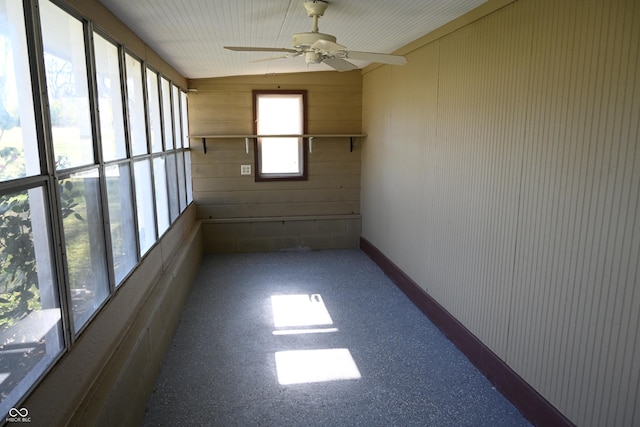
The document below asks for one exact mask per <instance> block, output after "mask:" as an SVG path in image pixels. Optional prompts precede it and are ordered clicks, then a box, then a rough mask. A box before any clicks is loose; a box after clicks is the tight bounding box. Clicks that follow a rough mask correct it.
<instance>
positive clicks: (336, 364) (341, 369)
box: [275, 348, 361, 385]
mask: <svg viewBox="0 0 640 427" xmlns="http://www.w3.org/2000/svg"><path fill="white" fill-rule="evenodd" d="M275 359H276V370H277V373H278V382H279V383H280V384H282V385H290V384H305V383H317V382H325V381H339V380H355V379H359V378H360V377H361V375H360V371H359V370H358V366H357V365H356V362H355V361H354V360H353V357H352V356H351V352H350V351H349V350H348V349H346V348H330V349H319V350H291V351H278V352H276V354H275Z"/></svg>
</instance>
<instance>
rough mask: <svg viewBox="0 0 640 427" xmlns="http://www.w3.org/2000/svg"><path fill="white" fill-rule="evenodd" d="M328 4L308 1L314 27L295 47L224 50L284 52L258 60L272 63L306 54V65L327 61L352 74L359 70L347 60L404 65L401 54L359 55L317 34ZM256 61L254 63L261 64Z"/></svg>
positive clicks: (299, 37) (296, 38)
mask: <svg viewBox="0 0 640 427" xmlns="http://www.w3.org/2000/svg"><path fill="white" fill-rule="evenodd" d="M327 6H329V2H328V1H326V0H306V1H305V2H304V7H305V9H307V15H309V17H311V18H312V19H313V28H312V30H311V32H308V33H298V34H294V35H293V48H284V47H243V46H224V48H225V49H228V50H233V51H244V52H285V53H287V54H286V55H284V56H278V57H275V58H266V59H260V60H258V61H270V60H273V59H281V58H293V57H296V56H300V55H304V59H305V62H306V63H307V64H319V63H321V62H324V63H325V64H327V65H329V66H330V67H332V68H334V69H335V70H338V71H350V70H355V69H356V68H358V67H357V66H356V65H355V64H353V63H351V62H349V61H347V59H355V60H363V61H371V62H379V63H382V64H391V65H404V64H406V63H407V59H406V58H405V57H404V56H401V55H390V54H386V53H374V52H358V51H354V50H348V49H347V48H346V47H345V46H342V45H340V44H338V43H336V38H335V37H334V36H332V35H330V34H324V33H321V32H319V31H318V18H320V17H321V16H322V15H323V14H324V12H325V10H327ZM258 61H254V62H258Z"/></svg>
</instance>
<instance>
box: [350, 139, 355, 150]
mask: <svg viewBox="0 0 640 427" xmlns="http://www.w3.org/2000/svg"><path fill="white" fill-rule="evenodd" d="M354 138H355V137H353V136H350V137H349V152H350V153H353V139H354Z"/></svg>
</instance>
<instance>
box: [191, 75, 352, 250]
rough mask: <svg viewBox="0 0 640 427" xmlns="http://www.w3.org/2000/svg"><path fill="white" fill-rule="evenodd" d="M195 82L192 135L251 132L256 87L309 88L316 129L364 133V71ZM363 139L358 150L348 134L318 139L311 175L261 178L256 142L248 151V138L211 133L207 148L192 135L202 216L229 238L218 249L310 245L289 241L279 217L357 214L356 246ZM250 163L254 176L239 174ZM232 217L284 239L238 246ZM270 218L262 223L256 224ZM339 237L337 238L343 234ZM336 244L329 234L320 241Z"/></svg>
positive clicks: (248, 234)
mask: <svg viewBox="0 0 640 427" xmlns="http://www.w3.org/2000/svg"><path fill="white" fill-rule="evenodd" d="M189 87H190V89H191V91H190V92H189V133H190V134H191V135H203V134H210V135H211V134H218V135H220V134H252V133H253V106H252V102H253V98H252V90H254V89H269V90H277V89H282V90H286V89H306V90H307V119H308V132H309V133H319V134H332V133H333V134H337V133H339V134H342V133H356V134H359V133H361V118H362V75H361V73H360V72H359V71H355V72H348V73H336V72H317V73H299V74H285V75H267V76H263V75H260V76H246V77H226V78H212V79H197V80H192V81H190V82H189ZM362 144H363V141H362V140H356V144H355V147H354V150H353V152H351V151H350V147H349V139H348V138H316V139H315V140H314V142H313V152H311V153H309V157H308V176H309V179H308V181H282V182H255V180H254V176H253V173H254V172H255V170H254V148H253V144H250V147H249V153H247V152H246V147H245V140H244V139H217V140H214V139H210V140H207V153H206V154H205V153H204V151H203V147H202V143H201V141H200V140H199V139H192V140H191V147H192V156H191V160H192V175H193V195H194V200H195V201H196V204H197V205H198V216H199V217H200V218H202V219H204V220H212V221H214V222H216V224H218V225H217V226H216V227H209V228H207V227H206V226H205V235H209V234H207V230H210V229H213V228H215V229H216V233H218V232H219V235H223V237H224V239H226V240H227V243H228V244H226V245H222V246H217V247H218V250H219V251H223V250H225V247H226V250H234V251H236V250H243V249H242V248H243V247H244V248H245V250H251V249H254V250H268V249H278V248H280V249H281V248H286V247H288V245H290V244H294V246H298V245H301V246H307V244H305V243H304V242H302V241H301V240H298V241H297V243H296V242H293V241H291V240H290V239H289V240H285V241H283V240H282V238H283V237H295V236H291V235H288V234H286V233H285V234H282V233H283V231H282V229H279V230H274V228H273V222H274V219H277V218H282V219H287V221H293V218H296V219H299V220H305V221H307V220H311V221H316V220H317V221H320V220H323V219H327V218H329V217H331V218H333V219H337V220H343V219H345V218H346V219H349V218H352V219H354V220H357V224H355V225H350V226H349V230H350V231H349V232H348V233H349V235H351V238H350V240H349V241H350V242H351V243H350V244H349V246H357V244H358V238H359V231H360V216H359V215H360V150H361V146H362ZM247 164H248V165H252V175H251V176H246V175H245V176H242V175H240V166H241V165H247ZM248 218H250V219H251V220H250V221H248V220H247V219H248ZM232 219H236V220H238V221H241V222H242V224H243V225H242V226H236V228H242V229H243V230H245V232H244V233H243V236H242V237H243V238H244V239H250V238H252V236H253V237H255V236H260V235H262V236H267V238H268V239H271V238H276V239H278V242H273V241H270V242H269V241H266V240H264V241H262V242H261V243H260V244H257V245H248V246H238V245H237V244H234V243H232V242H231V241H230V240H229V239H231V238H232V233H226V232H224V231H223V230H222V228H223V227H224V224H231V223H233V221H230V220H232ZM333 219H332V220H333ZM263 222H264V224H263V225H264V226H263V227H262V226H258V225H255V224H261V223H263ZM205 223H206V221H205ZM236 223H237V221H236ZM267 223H268V224H267ZM247 224H249V225H247ZM251 224H254V225H251ZM288 228H291V227H288ZM294 228H295V227H294ZM312 228H313V227H312ZM322 228H323V227H319V228H318V229H319V230H320V229H322ZM247 230H250V231H247ZM313 230H315V228H313ZM265 233H266V234H265ZM317 233H321V232H320V231H317V232H316V231H308V232H307V234H306V235H307V236H308V237H310V236H312V235H315V234H317ZM356 233H357V234H356ZM298 237H299V236H298ZM334 237H337V236H334ZM343 237H344V236H343ZM211 239H212V240H211V242H210V244H209V245H205V246H207V247H209V249H211V246H212V245H215V239H214V236H213V234H212V235H211ZM268 239H267V240H268ZM334 241H335V243H336V245H338V241H340V239H334ZM308 242H309V241H308ZM308 242H307V243H308ZM311 246H312V247H318V246H315V245H311ZM333 246H335V245H333V244H332V243H329V241H327V240H325V241H324V243H323V244H322V245H320V246H319V247H333Z"/></svg>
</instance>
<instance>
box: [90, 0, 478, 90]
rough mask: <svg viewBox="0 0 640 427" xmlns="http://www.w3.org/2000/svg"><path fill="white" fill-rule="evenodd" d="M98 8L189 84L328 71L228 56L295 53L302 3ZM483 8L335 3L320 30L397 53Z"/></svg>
mask: <svg viewBox="0 0 640 427" xmlns="http://www.w3.org/2000/svg"><path fill="white" fill-rule="evenodd" d="M100 1H101V3H102V4H104V5H105V6H106V7H107V8H108V9H109V10H111V11H112V12H113V13H114V14H115V15H116V16H118V17H119V18H120V20H121V21H123V22H124V23H125V24H127V26H128V27H129V28H131V29H132V30H133V31H134V32H135V33H136V34H138V36H139V37H140V38H142V39H143V40H144V41H145V42H146V43H147V44H148V45H149V46H150V47H151V48H152V49H153V50H155V51H156V52H157V53H158V54H159V55H160V56H161V57H162V58H164V59H165V60H166V61H167V62H168V63H169V64H171V65H172V66H173V67H174V68H175V69H176V70H177V71H178V72H180V73H181V74H182V75H183V76H185V77H187V78H204V77H221V76H235V75H247V74H271V73H291V72H302V71H325V70H331V68H330V67H329V66H327V65H325V64H315V65H307V64H305V62H304V58H303V57H296V58H288V59H278V60H273V61H266V62H256V63H252V62H251V61H254V60H257V59H264V58H269V57H272V56H279V55H278V53H270V52H262V53H261V52H257V53H256V52H231V51H227V50H225V49H223V46H250V47H286V48H290V47H291V37H292V35H293V34H295V33H301V32H307V31H311V25H312V22H311V18H309V17H308V16H307V13H306V11H305V8H304V5H303V3H304V0H261V1H259V0H135V1H132V0H100ZM485 1H486V0H330V1H329V7H328V9H327V11H326V12H325V14H324V16H323V17H322V18H320V21H319V29H320V32H322V33H328V34H332V35H334V36H336V37H337V39H338V43H340V44H342V45H344V46H347V48H349V49H351V50H357V51H365V52H380V53H392V52H393V51H395V50H397V49H399V48H400V47H402V46H404V45H406V44H407V43H409V42H412V41H413V40H415V39H417V38H419V37H421V36H423V35H425V34H427V33H429V32H431V31H433V30H435V29H436V28H438V27H440V26H442V25H444V24H446V23H447V22H449V21H451V20H453V19H455V18H457V17H458V16H460V15H463V14H464V13H466V12H468V11H469V10H471V9H473V8H475V7H477V6H479V5H480V4H482V3H484V2H485ZM352 62H354V63H355V64H356V65H358V66H360V67H362V66H365V65H368V63H366V62H359V61H358V62H356V61H352Z"/></svg>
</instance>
